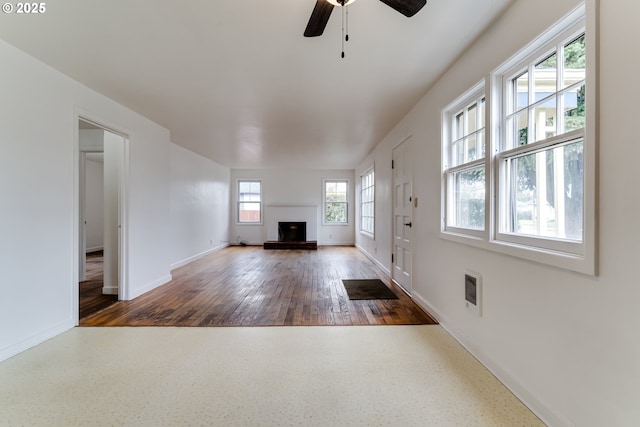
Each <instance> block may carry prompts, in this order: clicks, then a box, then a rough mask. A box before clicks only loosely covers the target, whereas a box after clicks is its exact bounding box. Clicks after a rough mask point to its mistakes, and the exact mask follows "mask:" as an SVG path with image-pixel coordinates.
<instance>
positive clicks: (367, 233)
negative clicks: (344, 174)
mask: <svg viewBox="0 0 640 427" xmlns="http://www.w3.org/2000/svg"><path fill="white" fill-rule="evenodd" d="M369 174H371V175H372V178H373V179H372V184H371V187H367V188H373V194H372V200H371V201H367V202H365V201H364V197H363V193H364V190H365V189H364V187H363V186H362V180H363V178H364V177H366V176H367V175H369ZM375 177H376V175H375V165H372V166H371V167H369V168H367V169H366V170H365V171H364V172H363V173H362V174H361V175H360V230H359V231H360V234H362V235H363V236H366V237H369V238H370V239H373V240H375V233H376V181H375V180H376V178H375ZM365 203H372V204H373V215H372V216H371V219H372V221H373V224H372V228H373V230H371V231H369V230H364V229H363V228H362V224H363V221H362V219H363V212H364V209H363V208H364V204H365Z"/></svg>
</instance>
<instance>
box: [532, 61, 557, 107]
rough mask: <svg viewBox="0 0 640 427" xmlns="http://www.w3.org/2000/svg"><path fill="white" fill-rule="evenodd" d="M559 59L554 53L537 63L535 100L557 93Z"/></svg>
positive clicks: (535, 70)
mask: <svg viewBox="0 0 640 427" xmlns="http://www.w3.org/2000/svg"><path fill="white" fill-rule="evenodd" d="M557 75H558V61H557V55H556V54H555V53H554V54H553V55H551V56H549V57H548V58H547V59H545V60H544V61H541V62H539V63H538V64H536V66H535V69H534V76H535V79H534V91H535V102H537V101H540V100H542V99H544V98H546V97H547V96H549V95H551V94H553V93H555V92H556V91H557V90H558V89H557Z"/></svg>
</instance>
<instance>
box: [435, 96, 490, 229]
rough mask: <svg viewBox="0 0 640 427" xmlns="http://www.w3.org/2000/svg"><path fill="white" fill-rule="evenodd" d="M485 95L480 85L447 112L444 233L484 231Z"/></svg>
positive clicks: (444, 157) (444, 158)
mask: <svg viewBox="0 0 640 427" xmlns="http://www.w3.org/2000/svg"><path fill="white" fill-rule="evenodd" d="M485 106H486V102H485V94H484V84H483V83H480V84H478V85H476V87H474V88H473V89H471V90H470V91H469V92H468V93H467V94H465V95H463V96H461V97H460V98H459V99H458V100H457V101H455V102H454V103H453V104H452V105H451V106H449V107H448V108H446V109H445V110H444V114H443V126H444V127H445V129H446V133H445V135H446V137H445V138H444V139H443V184H444V185H443V189H444V204H443V206H444V207H445V208H444V217H445V219H444V229H445V231H453V232H456V233H459V234H469V235H477V234H480V233H482V232H484V230H485V217H486V215H485V212H486V177H485V168H486V165H485V151H486V149H485V108H486V107H485Z"/></svg>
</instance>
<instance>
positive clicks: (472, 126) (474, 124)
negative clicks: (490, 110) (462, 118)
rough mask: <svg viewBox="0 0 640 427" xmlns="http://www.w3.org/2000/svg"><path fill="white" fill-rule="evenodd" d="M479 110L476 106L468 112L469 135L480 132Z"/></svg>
mask: <svg viewBox="0 0 640 427" xmlns="http://www.w3.org/2000/svg"><path fill="white" fill-rule="evenodd" d="M477 114H478V113H477V108H476V106H475V105H473V106H471V107H469V110H468V111H467V120H468V122H469V125H468V126H467V135H468V134H470V133H473V132H475V131H477V130H478V117H477Z"/></svg>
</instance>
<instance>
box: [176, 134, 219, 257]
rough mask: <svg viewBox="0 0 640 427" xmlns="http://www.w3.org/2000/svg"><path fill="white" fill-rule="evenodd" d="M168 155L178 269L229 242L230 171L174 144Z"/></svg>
mask: <svg viewBox="0 0 640 427" xmlns="http://www.w3.org/2000/svg"><path fill="white" fill-rule="evenodd" d="M169 154H170V177H171V187H170V193H171V204H170V207H171V231H170V233H171V261H172V265H171V267H172V268H175V267H178V266H181V265H184V264H186V263H187V262H189V261H192V260H194V259H196V258H198V257H200V256H202V255H205V254H207V253H209V252H211V251H214V250H216V249H220V248H223V247H226V246H227V245H228V241H229V182H230V170H229V168H227V167H224V166H221V165H219V164H217V163H215V162H212V161H211V160H209V159H206V158H205V157H202V156H200V155H198V154H195V153H193V152H191V151H189V150H186V149H184V148H182V147H180V146H178V145H175V144H171V145H170V151H169Z"/></svg>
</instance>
